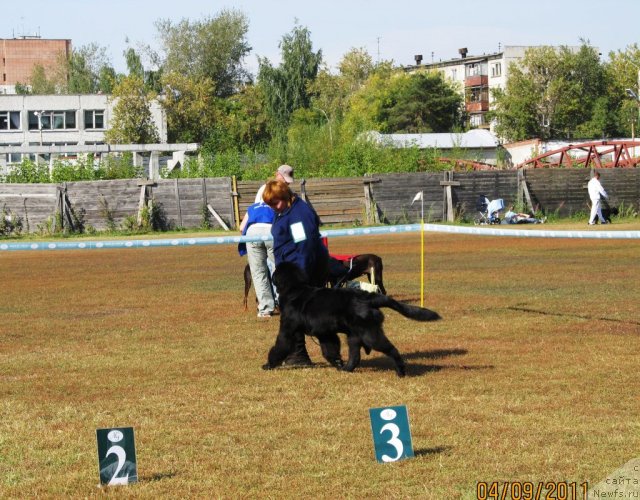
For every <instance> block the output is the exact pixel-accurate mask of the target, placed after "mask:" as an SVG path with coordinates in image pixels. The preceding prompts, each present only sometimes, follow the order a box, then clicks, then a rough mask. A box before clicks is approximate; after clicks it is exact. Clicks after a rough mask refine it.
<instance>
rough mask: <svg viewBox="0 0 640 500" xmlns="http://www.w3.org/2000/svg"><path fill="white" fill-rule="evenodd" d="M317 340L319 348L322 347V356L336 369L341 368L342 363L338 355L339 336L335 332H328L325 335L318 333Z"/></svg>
mask: <svg viewBox="0 0 640 500" xmlns="http://www.w3.org/2000/svg"><path fill="white" fill-rule="evenodd" d="M318 341H319V342H320V348H321V349H322V356H324V359H326V360H327V361H328V362H329V363H331V365H332V366H335V367H336V368H337V369H338V370H340V369H342V367H343V365H344V363H343V362H342V358H341V357H340V338H339V337H338V334H337V333H329V334H326V335H318Z"/></svg>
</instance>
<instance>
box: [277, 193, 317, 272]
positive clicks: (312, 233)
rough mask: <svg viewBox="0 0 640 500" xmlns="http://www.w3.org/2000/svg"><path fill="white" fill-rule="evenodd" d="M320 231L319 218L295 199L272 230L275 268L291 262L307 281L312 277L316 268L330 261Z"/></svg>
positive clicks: (300, 201) (298, 199) (299, 200)
mask: <svg viewBox="0 0 640 500" xmlns="http://www.w3.org/2000/svg"><path fill="white" fill-rule="evenodd" d="M319 227H320V218H319V217H318V214H316V213H315V211H314V210H313V209H312V208H311V207H310V206H309V205H307V204H306V203H305V202H304V201H302V200H301V199H300V198H298V197H296V198H295V199H294V200H293V203H292V204H291V206H290V207H289V208H287V209H286V210H285V211H284V212H282V213H281V214H278V215H277V216H276V220H275V222H274V223H273V226H271V235H272V236H273V254H274V256H275V258H276V266H277V265H278V264H280V263H282V262H293V263H294V264H296V265H297V266H298V267H299V268H300V269H302V270H303V271H304V272H305V273H306V274H307V277H311V276H313V275H314V269H315V266H316V264H318V263H323V262H326V259H328V257H329V252H328V250H327V247H326V246H325V245H324V243H322V237H321V236H320V229H319Z"/></svg>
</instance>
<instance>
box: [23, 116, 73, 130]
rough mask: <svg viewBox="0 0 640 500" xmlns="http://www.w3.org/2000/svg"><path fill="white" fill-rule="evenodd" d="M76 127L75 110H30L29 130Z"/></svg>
mask: <svg viewBox="0 0 640 500" xmlns="http://www.w3.org/2000/svg"><path fill="white" fill-rule="evenodd" d="M75 128H76V112H75V111H29V130H40V129H42V130H63V129H75Z"/></svg>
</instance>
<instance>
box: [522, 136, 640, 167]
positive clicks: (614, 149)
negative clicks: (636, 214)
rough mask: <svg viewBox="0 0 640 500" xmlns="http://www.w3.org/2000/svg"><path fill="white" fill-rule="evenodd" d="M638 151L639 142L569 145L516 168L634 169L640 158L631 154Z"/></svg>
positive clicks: (639, 147) (639, 148)
mask: <svg viewBox="0 0 640 500" xmlns="http://www.w3.org/2000/svg"><path fill="white" fill-rule="evenodd" d="M636 148H638V149H637V150H638V151H640V141H630V140H620V141H594V142H584V143H582V144H569V145H568V146H565V147H563V148H560V149H554V150H553V151H547V152H546V153H544V154H541V155H538V156H536V157H535V158H531V159H530V160H527V161H525V162H523V163H521V164H520V165H517V167H516V168H542V167H586V168H588V167H593V168H615V167H635V166H636V165H638V164H640V157H638V156H634V154H632V152H633V153H635V152H636Z"/></svg>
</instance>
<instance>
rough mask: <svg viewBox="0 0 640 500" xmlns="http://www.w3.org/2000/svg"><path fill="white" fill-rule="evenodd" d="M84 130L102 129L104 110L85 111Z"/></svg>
mask: <svg viewBox="0 0 640 500" xmlns="http://www.w3.org/2000/svg"><path fill="white" fill-rule="evenodd" d="M84 128H85V129H96V128H99V129H103V128H104V109H87V110H85V112H84Z"/></svg>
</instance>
